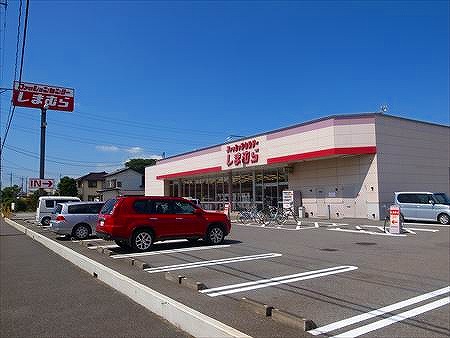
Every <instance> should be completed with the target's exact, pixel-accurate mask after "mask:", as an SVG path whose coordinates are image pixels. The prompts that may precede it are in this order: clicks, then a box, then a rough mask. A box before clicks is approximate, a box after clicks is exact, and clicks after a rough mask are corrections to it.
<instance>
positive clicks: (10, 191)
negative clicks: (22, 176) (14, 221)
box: [0, 185, 22, 212]
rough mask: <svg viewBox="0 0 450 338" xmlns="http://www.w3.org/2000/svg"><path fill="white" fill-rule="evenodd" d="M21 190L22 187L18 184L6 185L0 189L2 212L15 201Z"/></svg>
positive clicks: (8, 208)
mask: <svg viewBox="0 0 450 338" xmlns="http://www.w3.org/2000/svg"><path fill="white" fill-rule="evenodd" d="M21 190H22V189H21V188H20V187H19V186H18V185H13V186H12V187H6V188H4V189H3V190H2V191H0V200H1V210H2V212H5V211H7V210H10V208H11V203H12V202H17V196H18V195H19V193H20V192H21Z"/></svg>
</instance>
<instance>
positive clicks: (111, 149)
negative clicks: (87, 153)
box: [95, 145, 120, 153]
mask: <svg viewBox="0 0 450 338" xmlns="http://www.w3.org/2000/svg"><path fill="white" fill-rule="evenodd" d="M95 149H96V150H97V151H103V152H105V153H115V152H118V151H119V150H120V149H119V147H116V146H104V145H100V146H95Z"/></svg>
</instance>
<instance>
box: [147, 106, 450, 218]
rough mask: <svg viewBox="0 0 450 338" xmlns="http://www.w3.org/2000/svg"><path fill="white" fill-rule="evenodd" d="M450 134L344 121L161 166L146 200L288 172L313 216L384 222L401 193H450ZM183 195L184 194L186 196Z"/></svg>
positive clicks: (376, 121) (429, 127)
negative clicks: (215, 181) (196, 183)
mask: <svg viewBox="0 0 450 338" xmlns="http://www.w3.org/2000/svg"><path fill="white" fill-rule="evenodd" d="M449 137H450V128H448V127H446V126H441V125H436V124H430V123H424V122H419V121H413V120H409V119H404V118H399V117H392V116H388V115H383V114H375V113H368V114H359V115H341V116H332V117H328V118H323V119H320V120H316V121H312V122H308V123H303V124H300V125H296V126H292V127H288V128H284V129H280V130H276V131H272V132H267V133H264V134H260V135H256V136H254V137H249V138H245V139H241V140H238V141H234V142H229V143H224V144H221V145H217V146H213V147H209V148H205V149H201V150H198V151H194V152H190V153H186V154H181V155H178V156H174V157H170V158H167V159H163V160H160V161H158V163H157V164H156V165H155V166H151V167H147V168H146V171H145V194H146V195H165V194H166V195H167V194H168V193H169V191H168V183H169V182H170V181H172V182H176V181H180V180H183V179H186V178H196V177H208V176H209V177H211V176H214V175H230V177H231V175H234V174H236V173H239V172H244V171H245V172H251V171H255V172H256V171H258V170H265V169H270V168H286V169H287V171H288V173H289V174H288V187H289V189H290V190H294V191H298V192H300V193H301V196H302V204H303V206H304V207H305V210H306V211H307V212H308V214H309V215H311V216H313V217H314V216H318V217H324V216H328V215H330V216H331V217H332V218H342V217H364V218H370V219H379V218H380V217H384V214H385V212H386V210H387V208H388V207H389V205H390V203H391V201H392V197H393V192H394V191H398V190H416V191H441V192H446V193H449V190H450V189H449V185H450V183H449V172H450V165H449V162H450V159H449V152H450V149H449V144H450V139H449ZM179 194H181V193H179Z"/></svg>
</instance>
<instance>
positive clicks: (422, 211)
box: [394, 191, 450, 224]
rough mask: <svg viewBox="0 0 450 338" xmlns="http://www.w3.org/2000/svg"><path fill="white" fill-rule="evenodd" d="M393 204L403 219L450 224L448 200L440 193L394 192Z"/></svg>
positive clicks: (449, 203)
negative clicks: (398, 209)
mask: <svg viewBox="0 0 450 338" xmlns="http://www.w3.org/2000/svg"><path fill="white" fill-rule="evenodd" d="M394 203H395V204H397V205H399V206H400V212H401V214H402V216H403V218H404V219H408V220H415V221H434V222H436V221H438V222H440V223H441V224H449V223H450V199H449V198H448V196H447V195H446V194H444V193H442V192H439V193H436V192H435V193H433V192H409V191H404V192H403V191H402V192H396V193H394Z"/></svg>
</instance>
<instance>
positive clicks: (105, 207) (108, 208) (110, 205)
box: [100, 198, 117, 215]
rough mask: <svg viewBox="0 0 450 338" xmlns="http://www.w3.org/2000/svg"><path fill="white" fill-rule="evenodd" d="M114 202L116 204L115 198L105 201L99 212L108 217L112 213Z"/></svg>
mask: <svg viewBox="0 0 450 338" xmlns="http://www.w3.org/2000/svg"><path fill="white" fill-rule="evenodd" d="M116 202H117V199H115V198H112V199H110V200H107V201H106V202H105V204H104V205H103V208H102V210H101V211H100V212H101V213H102V214H105V215H110V214H111V213H112V210H113V208H114V206H115V205H116Z"/></svg>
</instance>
